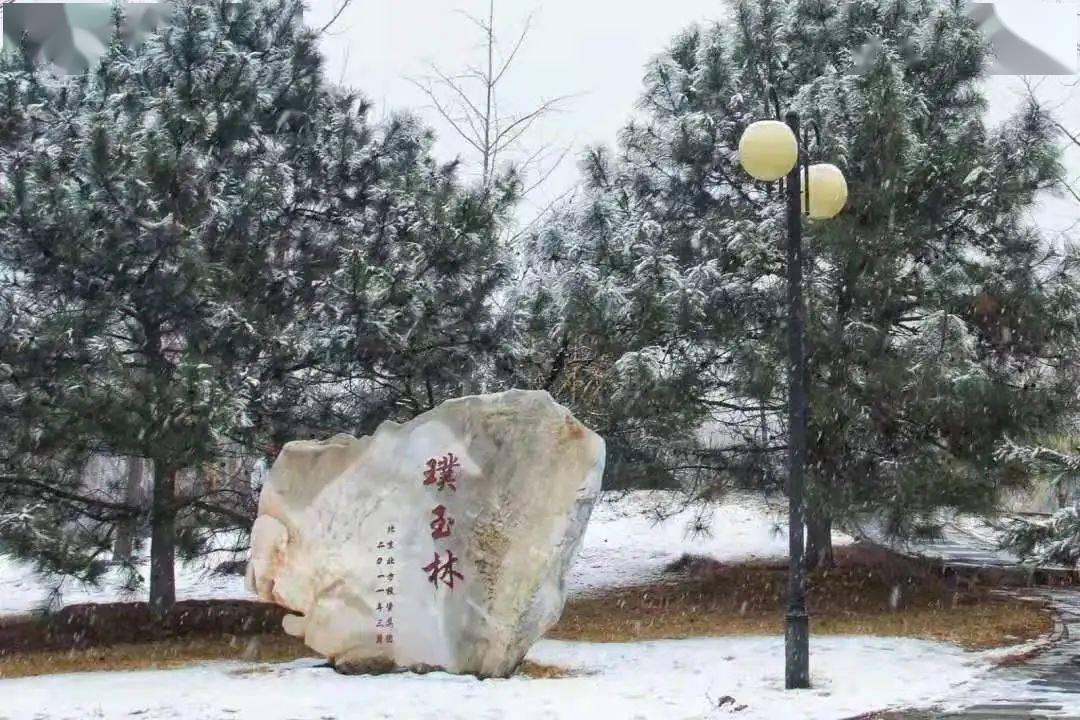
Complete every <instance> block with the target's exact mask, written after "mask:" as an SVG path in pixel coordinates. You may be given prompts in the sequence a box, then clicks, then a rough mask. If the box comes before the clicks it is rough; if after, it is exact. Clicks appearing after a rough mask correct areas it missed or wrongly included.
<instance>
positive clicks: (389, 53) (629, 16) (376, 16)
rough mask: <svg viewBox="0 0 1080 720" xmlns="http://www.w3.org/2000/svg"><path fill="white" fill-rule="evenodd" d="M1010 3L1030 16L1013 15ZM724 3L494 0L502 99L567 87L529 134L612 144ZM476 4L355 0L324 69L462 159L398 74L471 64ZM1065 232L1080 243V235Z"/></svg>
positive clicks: (996, 99) (329, 5) (524, 106)
mask: <svg viewBox="0 0 1080 720" xmlns="http://www.w3.org/2000/svg"><path fill="white" fill-rule="evenodd" d="M1031 2H1032V0H1014V2H1009V3H1006V4H1005V7H1002V8H1001V11H1000V12H999V14H1000V15H1001V17H1003V18H1007V19H1009V20H1010V21H1014V22H1016V25H1015V27H1014V29H1015V30H1017V31H1020V32H1022V34H1023V35H1024V36H1025V37H1027V38H1030V39H1032V40H1033V41H1038V40H1039V37H1040V32H1041V31H1044V30H1045V28H1042V29H1040V28H1039V27H1036V26H1030V24H1029V25H1025V22H1024V21H1025V19H1028V20H1030V18H1031V17H1033V15H1032V14H1031V13H1030V9H1031ZM1018 3H1022V4H1023V6H1024V7H1026V8H1027V9H1028V11H1029V12H1027V13H1026V14H1025V13H1022V12H1016V10H1018V9H1019V8H1020V5H1019V4H1018ZM723 6H724V2H723V0H663V1H662V2H655V1H653V0H499V1H498V4H497V6H496V27H497V28H504V29H505V31H504V32H503V35H504V37H505V38H506V42H512V41H513V40H514V39H515V38H516V36H517V33H518V31H519V30H520V29H521V27H522V23H523V22H524V20H525V19H526V18H527V17H528V15H529V14H530V13H532V12H535V16H534V20H533V26H532V31H531V33H530V36H529V41H528V44H527V45H526V46H525V48H524V50H523V51H522V52H521V53H520V55H519V56H518V60H517V62H516V65H515V68H516V71H515V73H514V74H513V76H512V77H510V78H509V79H508V81H507V84H506V95H505V103H506V105H507V106H509V107H512V108H513V109H518V110H528V109H531V108H532V107H534V106H535V105H536V104H538V103H539V102H542V101H543V100H545V99H549V98H552V97H556V96H560V95H567V94H573V95H575V96H574V97H573V98H571V99H570V100H569V101H568V102H567V103H566V105H565V109H564V110H563V111H562V112H560V113H558V114H557V115H553V116H551V117H549V119H548V120H547V122H546V123H545V124H544V126H543V128H542V130H541V132H540V133H539V135H538V136H537V137H536V141H537V142H550V143H555V144H558V145H569V146H572V147H573V148H574V149H575V150H577V151H580V149H581V148H583V147H585V146H586V145H590V144H594V143H613V142H614V141H615V138H616V135H617V133H618V130H619V128H620V127H621V126H622V124H623V123H624V122H625V121H626V119H627V118H628V117H629V116H630V114H631V113H632V111H633V109H634V104H635V102H636V100H637V97H638V94H639V93H640V91H641V75H642V69H643V67H644V66H645V64H646V62H648V60H649V59H650V58H651V57H653V56H655V55H656V54H657V53H659V52H661V51H662V50H663V49H664V48H665V47H666V46H667V44H668V43H669V42H670V40H671V38H672V37H673V36H674V35H675V34H676V33H677V32H678V31H679V30H680V29H682V28H684V27H686V26H687V25H689V24H690V23H692V22H695V21H708V20H712V19H716V18H718V17H719V15H720V13H721V9H722V7H723ZM337 7H338V2H337V0H313V2H312V7H311V9H310V10H309V12H308V14H307V18H308V19H309V24H311V25H313V26H316V27H318V26H321V25H323V24H325V23H326V22H327V21H328V20H329V18H330V17H331V16H332V14H333V11H334V10H335V9H336V8H337ZM486 7H487V0H354V2H353V5H352V6H350V7H349V8H348V9H347V10H346V11H345V13H344V14H343V15H342V17H341V18H340V19H339V20H338V22H337V24H336V25H335V26H334V28H333V30H332V31H330V32H331V34H328V36H327V37H326V38H325V40H324V51H325V53H326V55H327V62H328V67H329V70H330V76H331V77H332V78H333V79H335V80H343V81H344V83H345V84H347V85H351V86H354V87H357V88H359V89H361V90H362V91H363V92H364V93H365V94H366V95H367V96H368V97H369V98H370V99H371V100H373V101H374V102H375V103H376V107H377V108H379V111H380V112H383V113H385V112H388V111H392V110H394V109H399V108H412V109H417V110H419V111H420V112H421V113H422V114H423V116H424V117H425V119H426V120H427V121H428V122H429V123H430V124H431V125H432V126H434V127H435V128H436V130H437V132H438V136H439V142H438V145H437V152H438V153H439V154H440V155H441V156H443V157H445V158H447V159H449V158H452V157H454V156H455V155H458V154H463V155H464V156H465V157H466V158H469V155H468V147H467V145H466V144H465V143H464V142H462V141H459V140H457V138H456V137H454V133H453V130H452V129H451V128H450V127H449V125H448V124H447V123H445V122H444V121H443V120H442V119H441V118H440V117H439V116H438V114H437V113H436V112H435V110H434V108H432V107H431V105H430V102H429V101H428V99H427V98H426V97H425V96H424V95H423V93H422V92H420V90H418V89H417V88H416V87H414V86H413V85H412V84H411V83H410V82H409V81H408V78H409V77H417V76H422V75H424V74H425V73H426V72H427V70H426V66H427V63H435V64H437V65H439V66H440V67H441V68H443V69H444V70H447V71H455V70H458V69H462V68H463V67H464V66H466V65H468V64H470V63H476V62H478V61H479V60H480V55H479V38H478V36H477V35H476V34H475V32H474V29H473V28H472V26H471V25H470V23H469V21H468V20H467V19H466V18H464V17H463V16H462V15H461V14H460V12H459V11H462V10H463V11H466V12H469V13H472V14H475V15H481V14H483V13H484V12H485V10H486ZM1054 45H1060V43H1059V42H1056V43H1054ZM1058 54H1060V53H1058ZM1036 80H1037V79H1036ZM1067 80H1069V78H1061V77H1056V78H1046V79H1045V80H1044V81H1043V82H1042V84H1041V86H1040V88H1041V89H1040V93H1041V95H1042V96H1043V97H1045V98H1046V99H1047V101H1048V102H1052V103H1054V104H1055V105H1057V104H1061V103H1064V104H1063V105H1062V107H1061V115H1062V117H1063V118H1072V120H1073V121H1072V123H1071V127H1070V129H1073V130H1077V131H1080V88H1077V89H1075V90H1070V89H1069V88H1068V87H1066V81H1067ZM1022 88H1023V85H1022V83H1020V82H1019V80H1018V79H1017V78H1015V77H998V78H993V79H992V80H990V82H989V84H988V92H989V96H990V100H991V112H990V118H989V119H990V120H991V121H993V122H996V121H998V120H1000V119H1002V118H1004V117H1005V116H1006V115H1007V114H1008V112H1009V111H1010V109H1011V108H1013V107H1015V104H1016V102H1017V100H1018V98H1019V97H1020V91H1021V90H1022ZM1067 164H1068V166H1069V171H1070V173H1071V177H1075V178H1080V150H1070V151H1069V152H1068V154H1067ZM577 175H578V173H577V165H576V157H571V158H568V160H567V161H566V162H564V163H563V164H562V165H561V166H560V167H559V169H558V170H557V172H555V173H554V174H553V175H552V176H551V178H550V179H549V180H548V182H546V183H545V185H544V186H542V187H541V188H539V189H538V190H537V192H536V193H535V194H534V195H533V196H532V197H531V198H530V201H529V202H528V203H527V205H526V210H525V212H526V213H531V212H535V209H536V208H539V207H543V205H545V204H546V202H547V200H548V199H549V198H553V197H557V196H558V195H560V194H561V193H562V192H563V191H564V190H566V189H567V188H570V187H572V186H573V185H574V183H575V182H576V179H577ZM1077 185H1078V186H1080V182H1078V183H1077ZM1038 219H1039V221H1040V224H1042V225H1043V226H1044V228H1045V229H1046V230H1048V231H1049V232H1051V233H1056V232H1060V231H1063V230H1065V229H1066V228H1068V227H1070V226H1071V225H1073V223H1075V222H1076V221H1077V220H1078V219H1080V204H1077V203H1076V202H1075V201H1072V200H1071V199H1070V200H1069V201H1068V202H1066V201H1064V200H1055V199H1052V198H1051V199H1048V200H1047V202H1045V203H1044V204H1043V207H1041V208H1040V209H1039V211H1038ZM1077 229H1078V230H1080V228H1077ZM1075 237H1076V238H1077V239H1078V240H1080V232H1077V233H1076V235H1075Z"/></svg>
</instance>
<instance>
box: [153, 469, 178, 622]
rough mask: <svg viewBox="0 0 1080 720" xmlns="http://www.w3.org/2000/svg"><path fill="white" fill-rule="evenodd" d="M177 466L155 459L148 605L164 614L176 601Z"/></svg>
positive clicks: (156, 612)
mask: <svg viewBox="0 0 1080 720" xmlns="http://www.w3.org/2000/svg"><path fill="white" fill-rule="evenodd" d="M175 496H176V470H174V469H173V468H170V467H167V466H166V465H165V463H163V462H161V461H160V460H155V461H154V501H153V508H152V510H151V513H150V522H151V531H150V607H151V609H152V610H153V611H154V613H155V614H157V615H159V616H160V615H164V614H165V613H166V612H168V611H169V610H170V609H171V608H172V606H173V605H174V604H175V603H176V576H175V567H174V564H175V562H174V558H175V555H176V502H175Z"/></svg>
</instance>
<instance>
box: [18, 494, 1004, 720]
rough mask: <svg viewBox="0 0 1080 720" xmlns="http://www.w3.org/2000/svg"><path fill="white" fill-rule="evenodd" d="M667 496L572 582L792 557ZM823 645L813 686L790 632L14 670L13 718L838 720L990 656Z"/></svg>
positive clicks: (964, 680) (764, 538)
mask: <svg viewBox="0 0 1080 720" xmlns="http://www.w3.org/2000/svg"><path fill="white" fill-rule="evenodd" d="M656 501H657V498H656V497H655V496H649V495H645V494H641V493H637V494H632V495H629V496H622V497H619V498H609V499H608V500H606V501H605V502H603V503H601V504H600V505H599V506H598V507H597V509H596V511H595V513H594V516H593V520H592V522H591V523H590V524H589V527H588V530H587V531H586V535H585V539H584V543H583V548H582V551H581V555H580V557H579V559H578V561H577V563H576V565H575V566H574V567H573V569H572V571H571V574H570V578H569V584H570V590H571V593H573V594H581V593H589V592H595V591H597V590H600V589H603V588H605V587H612V586H620V585H629V584H635V583H641V582H648V581H649V580H652V579H654V578H656V577H658V576H659V575H660V573H661V572H662V570H663V568H664V567H665V566H666V565H667V564H668V563H670V562H671V561H673V560H675V559H677V558H678V557H680V556H681V555H682V554H683V553H694V554H699V555H705V556H709V557H713V558H715V559H718V560H721V561H724V562H734V561H742V560H749V559H767V558H783V557H785V556H786V553H787V535H786V532H785V527H784V525H785V523H784V515H783V513H782V512H779V511H777V510H776V509H775V508H769V507H766V506H765V505H763V504H762V503H761V501H760V500H756V499H750V498H733V499H732V500H730V501H729V502H727V503H726V504H724V505H723V506H722V507H720V508H718V509H717V510H716V511H715V512H714V513H712V514H711V516H709V518H708V521H707V522H706V523H705V524H704V528H705V532H696V533H695V532H693V530H692V527H693V526H694V525H695V522H694V520H695V515H694V513H693V512H691V511H683V512H679V513H676V514H675V516H674V517H673V518H671V519H670V520H668V521H667V522H665V523H662V524H657V523H656V522H655V521H654V518H653V516H652V515H651V514H649V513H648V510H649V509H650V508H652V507H653V506H654V505H655V504H656ZM669 509H670V508H669ZM836 540H837V542H841V543H842V542H848V541H849V540H850V539H849V538H846V537H841V536H838V537H837V538H836ZM178 588H179V593H178V594H179V595H180V597H182V598H230V597H248V594H247V591H246V590H245V589H244V587H243V583H242V580H241V579H240V578H237V577H224V578H223V577H208V576H207V574H206V573H205V571H204V570H202V569H201V568H198V567H194V566H187V567H185V568H183V569H182V570H181V571H180V572H179V573H178ZM47 597H48V588H47V586H46V585H45V584H43V583H42V582H41V581H40V580H38V579H37V578H35V577H34V576H33V573H32V572H30V570H29V568H28V567H27V566H26V565H24V564H20V563H17V562H13V561H11V560H10V559H8V560H5V559H3V558H0V614H10V613H22V612H26V611H29V610H32V609H34V608H36V607H40V606H41V605H42V603H43V602H44V601H45V600H46V599H47ZM131 597H132V596H131V595H124V594H122V593H119V592H118V591H117V590H116V589H115V588H110V587H105V588H102V589H93V588H85V587H78V586H74V585H69V586H67V587H65V588H64V589H63V602H64V603H65V604H66V603H74V602H106V601H111V600H115V599H125V598H127V599H130V598H131ZM811 657H812V674H813V682H814V689H812V690H809V691H799V692H788V691H785V690H784V689H783V639H782V638H780V637H767V638H745V637H738V638H734V637H733V638H696V639H690V640H667V641H656V642H642V643H629V644H603V643H578V642H559V641H551V640H543V641H541V642H540V643H538V644H537V645H536V646H535V647H534V648H533V649H532V651H531V652H530V653H529V659H531V660H533V661H535V662H539V663H544V664H550V665H557V666H560V667H562V668H565V669H567V670H569V671H571V672H572V673H573V676H572V677H568V678H561V679H546V680H538V679H529V678H523V677H518V678H513V679H510V680H487V681H478V680H476V679H474V678H471V677H454V676H449V675H445V674H442V673H434V674H431V675H426V676H417V675H413V674H399V675H391V676H382V677H378V678H374V677H351V678H346V677H341V676H338V675H336V674H335V673H334V672H333V671H332V670H330V669H329V668H326V667H322V666H321V663H320V661H318V660H311V661H300V662H296V663H291V664H288V665H278V666H265V665H251V664H241V663H208V664H204V665H200V666H198V667H192V668H186V669H181V670H163V671H144V672H123V673H80V674H69V675H56V676H43V677H36V678H26V679H16V680H0V720H23V719H26V720H31V719H33V720H60V719H61V718H70V719H72V720H82V719H84V718H128V717H138V718H143V719H145V720H156V719H164V718H170V719H175V720H216V719H219V718H258V719H259V720H272V719H277V718H281V719H285V718H291V719H294V720H328V719H334V720H345V719H346V718H349V719H352V718H402V719H405V718H410V719H411V718H428V717H430V718H439V720H452V719H453V718H489V717H490V718H502V717H514V718H521V719H523V720H530V719H533V718H580V717H594V716H595V717H608V718H620V719H621V718H645V719H652V718H664V719H665V720H666V719H668V718H672V719H675V718H718V717H723V716H727V715H729V714H732V715H735V716H736V717H739V718H750V719H761V720H766V719H768V720H774V719H776V718H784V719H785V720H788V719H790V720H799V719H804V718H805V719H808V720H809V719H812V720H839V719H840V718H845V717H850V716H854V715H858V714H860V713H863V712H867V711H870V710H876V709H884V708H889V707H896V708H899V707H917V706H929V705H933V704H937V703H940V702H943V701H946V700H948V699H949V698H950V697H955V696H956V695H957V693H959V692H962V690H963V686H965V685H967V684H969V683H970V682H971V681H972V680H973V679H976V678H978V677H980V676H981V675H982V674H983V673H984V672H986V670H987V669H988V668H989V667H990V662H989V657H988V656H986V655H977V654H972V653H965V652H964V651H962V650H960V649H958V648H956V647H954V646H951V645H947V644H942V643H933V642H926V641H918V640H910V639H896V638H865V637H860V638H840V637H829V638H814V639H813V645H812V655H811ZM728 698H731V699H730V700H728ZM743 706H745V707H743Z"/></svg>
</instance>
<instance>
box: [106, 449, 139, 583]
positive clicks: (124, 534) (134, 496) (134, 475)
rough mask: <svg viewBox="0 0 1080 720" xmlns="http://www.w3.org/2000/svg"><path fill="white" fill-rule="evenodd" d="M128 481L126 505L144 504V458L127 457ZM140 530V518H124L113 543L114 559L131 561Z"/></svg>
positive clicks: (126, 485) (125, 497) (125, 493)
mask: <svg viewBox="0 0 1080 720" xmlns="http://www.w3.org/2000/svg"><path fill="white" fill-rule="evenodd" d="M127 464H128V467H127V482H126V484H125V485H124V503H125V504H126V505H135V506H142V504H143V500H144V499H143V489H142V483H143V459H142V458H139V457H129V458H128V459H127ZM138 530H139V519H138V518H128V519H125V520H122V521H121V522H120V524H119V525H118V526H117V528H116V542H114V543H113V559H114V560H118V561H120V562H124V563H130V562H131V554H132V552H133V551H134V548H135V533H137V532H138Z"/></svg>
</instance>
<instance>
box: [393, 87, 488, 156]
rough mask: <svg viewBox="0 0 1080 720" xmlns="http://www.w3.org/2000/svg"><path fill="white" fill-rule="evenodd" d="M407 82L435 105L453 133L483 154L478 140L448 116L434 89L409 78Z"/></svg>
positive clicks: (451, 116) (448, 112)
mask: <svg viewBox="0 0 1080 720" xmlns="http://www.w3.org/2000/svg"><path fill="white" fill-rule="evenodd" d="M408 80H409V82H411V83H412V84H413V85H415V86H416V87H418V88H419V89H420V91H421V92H423V93H424V94H425V95H427V96H428V98H429V99H430V100H431V102H432V103H433V104H434V105H435V110H436V111H437V112H438V113H439V115H441V116H442V118H443V120H445V121H446V122H448V123H450V127H452V128H454V131H455V132H456V133H457V134H458V135H460V136H461V137H462V139H464V140H465V141H466V142H467V143H469V144H470V145H472V146H473V148H475V149H476V151H477V152H480V153H482V152H484V148H483V147H482V146H481V144H480V141H479V139H476V140H474V139H473V138H472V137H471V136H470V135H469V133H467V132H466V131H465V130H464V129H463V128H462V127H461V124H460V122H459V121H458V120H457V119H456V118H455V117H454V116H453V115H451V114H450V111H449V110H448V109H447V108H446V106H445V105H443V103H442V101H441V100H440V99H439V95H438V93H436V92H435V91H434V89H432V88H429V87H425V86H424V84H423V83H420V82H417V81H416V80H413V79H411V78H408Z"/></svg>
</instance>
